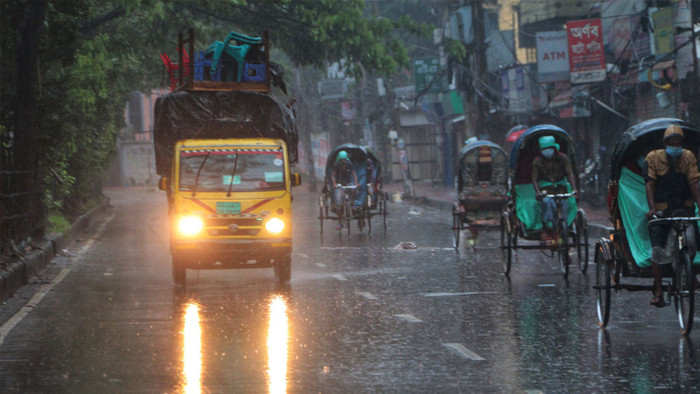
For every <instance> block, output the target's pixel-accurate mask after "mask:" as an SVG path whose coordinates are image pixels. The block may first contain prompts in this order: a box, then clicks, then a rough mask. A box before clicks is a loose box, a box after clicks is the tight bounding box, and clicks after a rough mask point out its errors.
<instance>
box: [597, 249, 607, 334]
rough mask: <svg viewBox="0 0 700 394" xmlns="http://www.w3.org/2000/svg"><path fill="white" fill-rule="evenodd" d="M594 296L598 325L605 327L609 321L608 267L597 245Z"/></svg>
mask: <svg viewBox="0 0 700 394" xmlns="http://www.w3.org/2000/svg"><path fill="white" fill-rule="evenodd" d="M595 295H596V297H595V298H596V310H597V312H598V325H599V326H600V327H606V326H607V325H608V320H609V319H610V265H609V264H608V262H607V261H605V255H604V254H603V248H602V246H599V245H598V246H597V247H596V252H595Z"/></svg>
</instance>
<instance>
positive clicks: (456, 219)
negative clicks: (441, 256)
mask: <svg viewBox="0 0 700 394" xmlns="http://www.w3.org/2000/svg"><path fill="white" fill-rule="evenodd" d="M461 221H462V219H461V215H460V214H459V212H453V213H452V235H453V238H454V240H453V242H452V246H454V248H455V249H456V250H459V230H460V229H461V227H462V223H461Z"/></svg>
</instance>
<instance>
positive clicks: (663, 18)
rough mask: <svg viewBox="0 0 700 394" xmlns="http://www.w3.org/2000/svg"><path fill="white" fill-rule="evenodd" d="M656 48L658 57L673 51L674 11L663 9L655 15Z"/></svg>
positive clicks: (669, 8) (667, 8)
mask: <svg viewBox="0 0 700 394" xmlns="http://www.w3.org/2000/svg"><path fill="white" fill-rule="evenodd" d="M653 19H654V46H655V49H656V54H657V55H662V54H664V53H669V52H671V51H673V50H674V49H675V48H674V45H673V44H674V43H673V31H674V30H675V27H674V26H673V9H671V7H666V8H661V9H659V10H658V11H656V12H655V13H654V16H653Z"/></svg>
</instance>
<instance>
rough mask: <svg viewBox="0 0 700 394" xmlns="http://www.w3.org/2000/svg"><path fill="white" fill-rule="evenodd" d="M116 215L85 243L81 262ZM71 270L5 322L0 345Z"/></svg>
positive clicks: (61, 275)
mask: <svg viewBox="0 0 700 394" xmlns="http://www.w3.org/2000/svg"><path fill="white" fill-rule="evenodd" d="M114 215H115V213H114V212H112V214H111V215H110V216H109V217H108V218H107V219H106V220H105V221H104V222H102V224H101V225H100V227H99V228H98V229H97V232H96V233H95V236H94V237H92V238H90V239H88V240H87V241H86V242H85V244H84V245H83V246H82V247H81V248H80V250H79V251H78V253H77V254H76V255H77V259H78V260H80V259H81V257H82V254H83V253H84V252H85V251H87V250H88V248H90V247H91V246H92V244H94V243H95V239H97V238H98V237H99V236H100V234H102V231H104V229H105V227H106V226H107V224H108V223H109V222H111V221H112V219H113V218H114ZM70 270H71V267H67V268H64V269H62V270H61V272H59V273H58V275H56V277H55V278H53V280H52V281H51V282H50V283H48V284H43V285H41V286H40V287H39V290H37V292H36V293H35V294H34V296H32V298H30V299H29V302H27V304H26V305H24V306H23V307H22V308H21V309H20V310H19V311H17V313H15V314H14V315H13V316H12V317H11V318H10V319H9V320H8V321H7V322H5V324H3V325H2V326H0V345H2V344H3V342H5V337H6V336H7V335H8V334H9V333H10V331H12V329H13V328H15V326H16V325H17V324H19V322H21V321H22V319H24V317H25V316H27V315H28V314H29V312H31V310H32V309H34V308H35V307H36V306H37V305H39V303H40V302H41V300H42V299H43V298H44V296H46V294H48V292H49V291H51V289H52V288H53V287H54V286H56V285H57V284H59V283H61V281H62V280H63V278H65V277H66V276H67V275H68V273H69V272H70Z"/></svg>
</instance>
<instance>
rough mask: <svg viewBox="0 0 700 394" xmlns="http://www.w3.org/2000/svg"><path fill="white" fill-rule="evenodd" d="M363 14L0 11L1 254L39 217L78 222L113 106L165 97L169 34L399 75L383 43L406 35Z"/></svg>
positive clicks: (83, 7) (166, 5)
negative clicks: (251, 42) (233, 41)
mask: <svg viewBox="0 0 700 394" xmlns="http://www.w3.org/2000/svg"><path fill="white" fill-rule="evenodd" d="M363 10H364V1H362V0H345V1H335V0H256V1H247V0H195V1H161V0H112V1H94V0H63V1H60V2H50V1H47V0H6V1H3V2H0V21H1V22H2V27H1V29H2V35H1V37H0V49H1V50H2V53H3V56H2V57H0V64H1V66H2V73H0V78H2V84H1V85H0V95H1V97H2V98H3V100H2V101H1V102H0V113H2V118H1V119H0V142H1V143H2V145H0V146H2V152H1V153H2V155H1V156H2V172H1V173H0V182H1V191H2V194H3V196H4V198H3V199H2V200H0V204H1V206H0V208H2V211H1V212H0V214H1V215H2V219H3V221H2V227H0V232H1V234H0V238H1V239H0V243H2V244H3V245H6V244H8V243H9V241H12V240H16V241H19V240H22V239H25V238H26V237H27V236H35V237H36V236H41V235H42V234H43V232H44V230H45V225H46V220H45V219H46V216H47V213H48V211H50V210H51V211H58V212H61V213H63V214H65V215H68V216H72V215H77V214H79V213H81V212H83V211H84V210H85V209H86V208H87V207H88V206H89V204H91V203H92V202H93V201H94V200H95V198H97V197H98V196H99V187H100V181H101V176H102V171H103V169H104V168H105V167H106V166H107V165H108V163H109V160H110V158H111V156H112V154H113V153H114V151H115V149H116V138H117V136H118V131H119V130H120V129H121V128H122V127H123V124H124V119H123V108H124V103H125V102H126V101H127V98H128V96H129V94H130V92H132V91H134V90H141V91H150V89H152V88H155V87H161V86H164V85H165V84H164V74H163V67H162V64H160V60H159V56H158V55H159V54H160V53H162V52H168V53H171V54H172V53H175V51H176V46H177V33H178V32H181V31H185V30H186V29H188V28H194V29H195V30H196V31H197V37H196V38H197V45H196V46H197V47H199V48H203V47H206V45H207V44H208V43H211V42H213V41H214V40H215V39H217V38H218V39H221V38H223V37H225V36H226V34H227V33H228V32H229V31H238V32H242V33H244V34H251V35H260V34H262V32H263V31H264V30H269V31H270V33H271V34H270V37H271V41H272V42H271V44H272V47H274V48H280V49H282V50H283V51H284V52H285V53H286V54H287V56H288V58H289V62H290V63H292V64H293V65H294V66H313V67H319V66H324V65H325V64H326V62H330V61H337V60H340V59H345V61H346V62H345V64H346V65H347V71H348V72H350V73H352V74H353V75H356V76H360V75H361V74H362V73H363V70H367V71H369V72H375V71H376V72H381V73H394V72H396V71H398V70H399V69H401V68H402V67H405V66H406V65H407V64H408V56H407V51H406V48H405V47H404V46H403V44H402V42H401V41H400V39H399V38H397V37H396V36H395V35H393V34H392V32H393V31H394V29H396V28H397V27H399V26H401V27H404V28H407V27H408V28H415V27H414V26H412V24H411V23H410V21H408V20H402V21H390V20H388V19H385V18H379V17H365V16H363ZM23 215H28V216H23ZM12 217H15V218H16V219H9V218H12ZM30 224H31V225H30Z"/></svg>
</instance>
